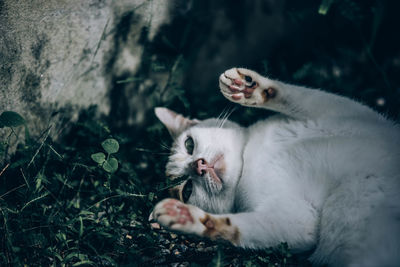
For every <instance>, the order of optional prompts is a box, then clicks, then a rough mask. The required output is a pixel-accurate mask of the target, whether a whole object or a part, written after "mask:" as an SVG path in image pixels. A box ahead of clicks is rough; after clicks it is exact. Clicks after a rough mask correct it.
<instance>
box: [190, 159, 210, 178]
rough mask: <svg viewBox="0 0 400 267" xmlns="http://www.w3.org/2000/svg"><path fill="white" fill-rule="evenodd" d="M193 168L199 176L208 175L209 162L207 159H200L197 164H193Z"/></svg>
mask: <svg viewBox="0 0 400 267" xmlns="http://www.w3.org/2000/svg"><path fill="white" fill-rule="evenodd" d="M193 168H194V170H195V171H196V173H197V174H198V175H201V176H203V175H204V174H206V173H207V169H208V164H207V161H206V160H205V159H198V160H196V161H195V162H193Z"/></svg>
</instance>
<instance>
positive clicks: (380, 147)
mask: <svg viewBox="0 0 400 267" xmlns="http://www.w3.org/2000/svg"><path fill="white" fill-rule="evenodd" d="M248 134H249V135H248V142H247V144H246V146H245V149H244V153H243V162H244V164H243V171H242V177H241V180H240V184H239V187H238V189H239V190H238V193H239V194H240V197H239V198H238V199H239V200H242V201H241V202H242V203H246V202H248V206H249V207H257V206H259V205H260V204H261V203H262V201H260V200H262V199H267V198H269V197H271V196H274V195H277V194H278V195H279V194H285V195H287V194H288V193H289V194H292V195H299V196H301V197H304V199H306V200H307V201H309V202H311V203H312V204H313V205H314V206H315V207H317V208H318V207H320V206H321V205H322V203H323V202H324V199H325V198H326V196H327V194H328V192H329V191H330V190H331V188H333V187H335V186H337V184H339V183H345V182H346V181H350V180H351V179H356V177H363V176H365V177H367V176H368V175H375V176H378V177H380V176H390V175H395V174H396V172H397V173H400V172H399V171H400V170H399V167H396V166H397V165H398V164H395V161H396V160H398V161H400V158H399V156H398V155H393V154H389V155H388V153H389V152H388V151H391V150H392V148H391V147H390V144H387V143H386V142H384V140H383V141H381V142H379V141H377V140H374V138H369V137H368V136H363V135H361V136H360V135H354V136H352V135H340V134H332V133H327V132H326V131H324V130H322V129H319V128H318V127H317V126H316V125H315V124H313V123H311V122H299V121H290V120H272V121H271V122H270V121H264V122H260V123H257V124H255V125H254V126H253V127H251V128H250V129H249V133H248ZM366 144H368V145H366ZM383 159H384V160H383Z"/></svg>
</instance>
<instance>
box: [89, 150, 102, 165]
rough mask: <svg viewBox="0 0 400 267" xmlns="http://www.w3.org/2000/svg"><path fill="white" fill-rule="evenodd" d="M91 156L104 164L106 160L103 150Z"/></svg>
mask: <svg viewBox="0 0 400 267" xmlns="http://www.w3.org/2000/svg"><path fill="white" fill-rule="evenodd" d="M90 157H91V158H92V160H94V161H95V162H97V163H99V164H102V163H103V162H104V161H105V160H106V155H104V153H103V152H99V153H94V154H92V155H91V156H90Z"/></svg>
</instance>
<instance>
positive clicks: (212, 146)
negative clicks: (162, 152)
mask: <svg viewBox="0 0 400 267" xmlns="http://www.w3.org/2000/svg"><path fill="white" fill-rule="evenodd" d="M155 113H156V116H157V117H158V118H159V119H160V121H161V122H162V123H163V124H164V125H165V126H166V127H167V129H168V131H169V133H170V134H171V136H172V138H173V139H174V143H173V145H172V148H171V155H170V157H169V161H168V163H167V166H166V174H167V176H168V177H169V178H170V179H175V178H178V177H186V179H185V181H184V182H183V183H182V184H180V185H179V186H176V187H174V188H173V189H172V190H171V192H172V193H173V194H174V197H176V198H178V199H179V200H181V201H183V202H185V203H189V204H192V205H195V206H197V207H200V208H202V209H204V210H206V211H209V212H214V213H222V212H229V211H231V209H232V208H233V203H234V195H235V189H236V185H237V182H238V181H239V178H240V175H241V171H242V164H243V160H242V152H243V145H244V133H243V128H241V127H240V126H238V125H237V124H235V123H233V122H230V121H227V120H226V119H225V120H221V119H207V120H204V121H199V120H195V119H189V118H186V117H184V116H182V115H180V114H177V113H175V112H173V111H171V110H169V109H166V108H156V109H155Z"/></svg>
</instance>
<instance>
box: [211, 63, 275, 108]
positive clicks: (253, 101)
mask: <svg viewBox="0 0 400 267" xmlns="http://www.w3.org/2000/svg"><path fill="white" fill-rule="evenodd" d="M219 87H220V89H221V92H222V94H223V95H224V96H225V97H226V98H227V99H229V100H230V101H233V102H235V103H238V104H241V105H244V106H260V105H263V104H264V103H266V102H267V101H269V100H270V99H273V98H275V96H276V95H277V89H276V86H274V84H273V82H272V81H271V80H269V79H267V78H265V77H262V76H261V75H259V74H258V73H256V72H254V71H251V70H248V69H243V68H232V69H229V70H227V71H225V72H224V73H223V74H221V76H220V77H219Z"/></svg>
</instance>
